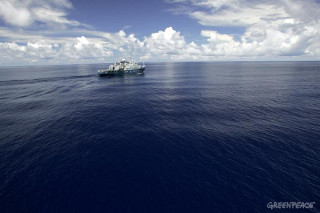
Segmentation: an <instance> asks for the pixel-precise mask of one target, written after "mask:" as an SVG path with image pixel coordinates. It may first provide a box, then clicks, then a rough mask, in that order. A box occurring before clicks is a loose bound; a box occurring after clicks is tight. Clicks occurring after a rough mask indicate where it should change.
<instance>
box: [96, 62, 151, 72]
mask: <svg viewBox="0 0 320 213" xmlns="http://www.w3.org/2000/svg"><path fill="white" fill-rule="evenodd" d="M145 68H146V66H145V65H144V63H143V64H142V65H139V64H137V63H136V62H134V61H133V60H131V61H127V60H126V59H122V60H121V61H120V62H117V63H114V64H112V65H110V66H109V67H108V69H104V70H98V75H99V76H114V75H125V74H143V71H144V70H145Z"/></svg>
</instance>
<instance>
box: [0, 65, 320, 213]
mask: <svg viewBox="0 0 320 213" xmlns="http://www.w3.org/2000/svg"><path fill="white" fill-rule="evenodd" d="M106 66H107V65H106V64H93V65H59V66H16V67H1V68H0V212H1V213H7V212H8V213H38V212H46V213H51V212H59V213H61V212H66V213H73V212H74V213H78V212H128V213H129V212H133V213H136V212H137V213H143V212H148V213H150V212H152V213H157V212H161V213H163V212H193V213H201V212H270V211H271V209H270V208H268V207H267V205H268V203H269V202H315V203H314V206H313V208H310V209H300V210H301V212H302V211H309V212H319V211H320V62H212V63H209V62H208V63H205V62H199V63H193V62H188V63H149V64H146V66H147V67H146V70H145V74H144V75H127V76H118V77H99V76H97V75H96V71H97V69H101V68H104V67H106ZM273 211H276V210H275V209H274V210H273ZM283 211H285V210H283Z"/></svg>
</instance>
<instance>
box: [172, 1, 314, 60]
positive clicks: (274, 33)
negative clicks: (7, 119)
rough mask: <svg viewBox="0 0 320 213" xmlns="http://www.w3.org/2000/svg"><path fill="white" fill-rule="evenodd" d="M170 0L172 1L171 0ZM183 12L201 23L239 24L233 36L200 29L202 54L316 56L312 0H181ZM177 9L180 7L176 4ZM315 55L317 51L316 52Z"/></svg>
mask: <svg viewBox="0 0 320 213" xmlns="http://www.w3.org/2000/svg"><path fill="white" fill-rule="evenodd" d="M173 3H174V2H173ZM177 4H178V5H179V4H183V6H184V7H186V5H188V6H189V10H185V14H187V15H189V16H190V17H191V18H193V19H195V20H197V21H198V23H199V24H201V25H203V26H205V27H215V28H216V29H219V27H221V26H230V27H242V28H245V31H244V33H243V34H242V35H238V36H237V38H235V37H234V36H233V35H226V34H220V33H219V32H217V31H212V30H211V31H208V30H203V31H202V32H201V35H202V36H204V37H206V38H207V41H208V42H207V43H206V44H202V45H201V49H202V53H203V56H208V55H212V56H225V57H233V56H237V57H248V56H260V57H263V56H268V57H271V58H272V57H278V56H306V55H309V56H316V55H318V53H319V48H320V43H319V37H320V4H319V2H317V1H316V0H303V1H302V0H279V1H278V0H268V1H264V0H263V1H251V0H237V1H236V0H199V1H194V0H183V1H182V2H178V3H177ZM177 10H178V11H180V7H177ZM318 56H319V55H318Z"/></svg>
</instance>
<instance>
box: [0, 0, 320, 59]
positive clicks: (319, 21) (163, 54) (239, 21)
mask: <svg viewBox="0 0 320 213" xmlns="http://www.w3.org/2000/svg"><path fill="white" fill-rule="evenodd" d="M167 2H171V4H170V5H172V6H174V5H182V6H183V9H182V10H181V7H180V8H179V7H178V10H179V14H180V12H183V13H185V14H187V15H189V16H190V17H191V18H193V19H195V20H196V21H198V22H199V23H200V24H201V25H202V26H203V30H201V31H200V32H199V35H198V36H199V37H202V38H203V41H204V42H202V43H196V42H193V41H191V42H187V40H186V39H185V37H184V36H183V33H181V32H180V31H179V30H178V29H174V28H173V27H167V28H165V29H161V30H159V31H157V32H154V33H151V34H150V35H146V36H144V37H143V39H138V38H137V37H136V36H135V35H134V34H128V33H126V32H125V30H120V31H118V32H115V33H110V32H103V31H95V30H92V29H89V28H85V27H81V23H79V22H77V21H75V20H69V19H68V18H67V12H66V10H68V9H71V8H72V7H73V6H72V4H71V2H70V1H69V0H47V1H45V0H38V1H36V0H28V1H18V0H2V1H0V17H1V18H2V19H3V20H4V21H5V22H6V23H7V24H10V25H14V26H17V27H13V28H12V27H11V28H9V27H0V35H1V38H2V41H3V42H2V43H0V64H10V63H11V64H16V62H17V61H19V62H20V63H83V62H96V61H103V62H111V61H114V60H118V59H119V58H121V57H127V56H131V57H133V58H135V59H140V60H144V61H189V60H199V61H203V60H243V59H245V60H256V59H258V60H264V59H267V60H274V59H276V60H281V59H284V60H287V59H288V57H291V58H293V57H298V59H301V58H303V59H309V60H315V59H319V57H320V5H319V3H318V2H316V0H304V1H302V0H279V1H276V0H268V1H266V0H262V1H252V0H167ZM173 12H174V10H173ZM38 22H39V23H44V24H46V26H48V27H47V28H46V29H45V30H43V31H39V30H38V31H32V30H28V26H33V25H32V23H38ZM55 25H59V26H79V27H77V28H72V27H71V28H70V27H69V28H64V29H59V34H60V35H59V36H57V35H56V32H55V31H54V30H52V27H53V28H55ZM220 26H236V27H241V28H243V29H244V32H243V33H242V34H238V35H233V34H225V33H221V32H219V29H221V28H220ZM30 29H32V28H30ZM70 35H73V36H70Z"/></svg>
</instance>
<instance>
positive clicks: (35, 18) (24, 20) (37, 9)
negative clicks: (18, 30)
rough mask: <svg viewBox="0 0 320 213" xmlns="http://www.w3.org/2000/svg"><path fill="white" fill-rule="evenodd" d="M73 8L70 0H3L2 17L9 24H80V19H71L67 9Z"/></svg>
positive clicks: (0, 10) (0, 11)
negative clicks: (68, 16)
mask: <svg viewBox="0 0 320 213" xmlns="http://www.w3.org/2000/svg"><path fill="white" fill-rule="evenodd" d="M70 8H72V4H71V2H70V1H69V0H28V1H20V0H1V2H0V17H1V18H2V19H3V20H4V21H5V22H6V23H7V24H9V25H12V26H17V27H29V26H31V25H32V24H33V23H37V22H40V23H44V24H46V25H51V26H52V25H55V26H60V27H61V26H62V27H63V26H64V25H72V26H79V25H80V23H79V22H78V21H74V20H69V19H68V18H67V13H66V12H65V9H70Z"/></svg>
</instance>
